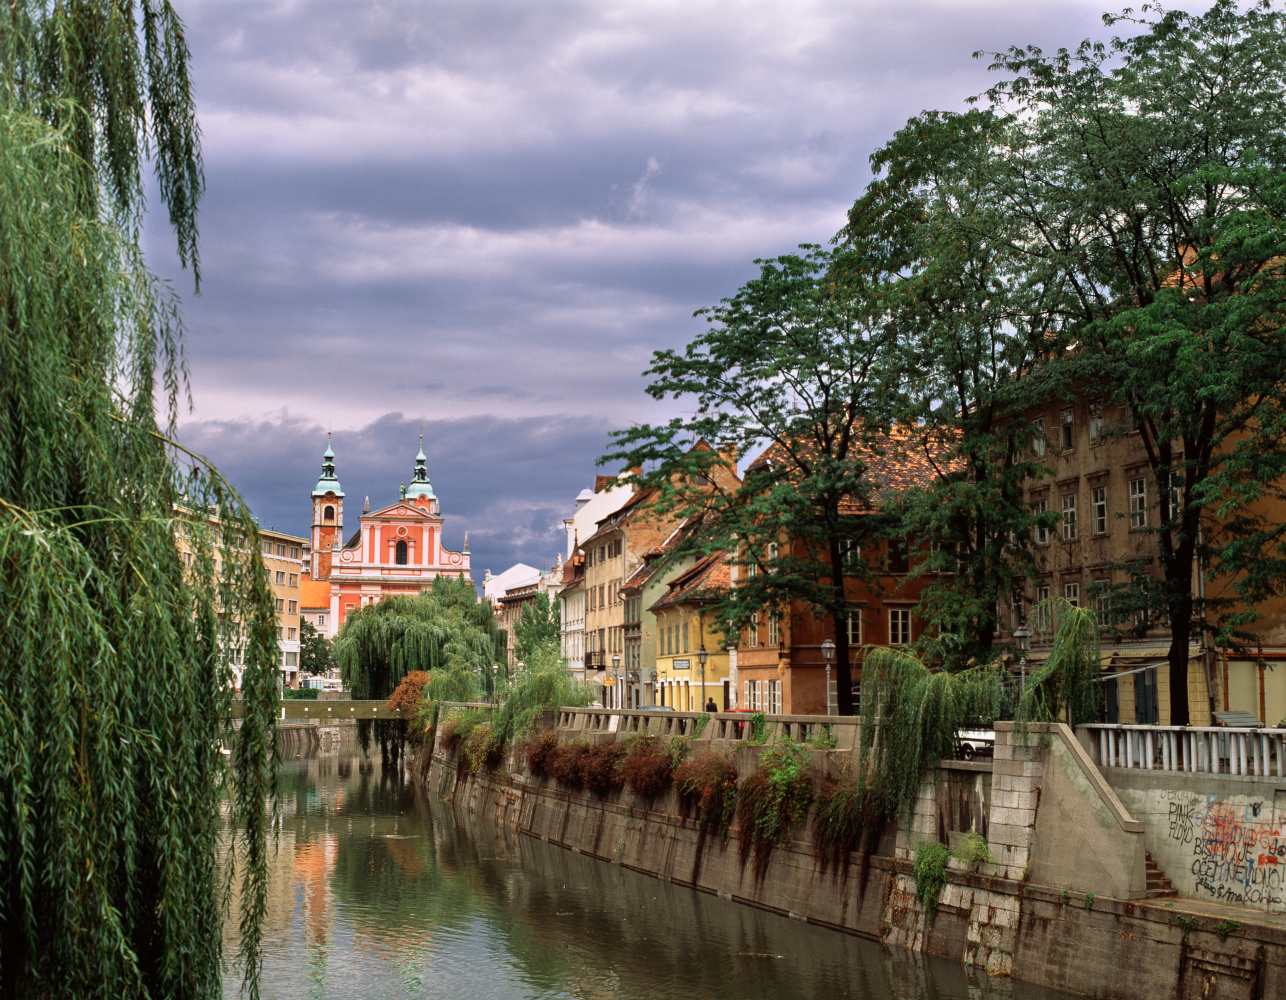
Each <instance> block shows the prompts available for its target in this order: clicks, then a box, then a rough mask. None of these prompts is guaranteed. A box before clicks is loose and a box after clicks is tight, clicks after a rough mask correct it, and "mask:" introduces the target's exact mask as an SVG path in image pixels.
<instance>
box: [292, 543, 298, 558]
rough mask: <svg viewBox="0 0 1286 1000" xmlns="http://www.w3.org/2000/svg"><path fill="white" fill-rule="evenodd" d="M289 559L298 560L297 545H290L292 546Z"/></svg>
mask: <svg viewBox="0 0 1286 1000" xmlns="http://www.w3.org/2000/svg"><path fill="white" fill-rule="evenodd" d="M290 558H291V559H298V558H299V546H298V545H292V546H291V547H290Z"/></svg>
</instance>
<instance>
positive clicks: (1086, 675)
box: [1014, 597, 1102, 726]
mask: <svg viewBox="0 0 1286 1000" xmlns="http://www.w3.org/2000/svg"><path fill="white" fill-rule="evenodd" d="M1036 614H1037V615H1042V616H1045V617H1046V618H1047V619H1048V618H1052V619H1053V620H1054V621H1057V622H1058V630H1057V631H1056V632H1055V633H1054V641H1053V643H1052V645H1051V646H1050V649H1049V656H1048V657H1047V658H1046V660H1045V662H1044V663H1043V664H1042V665H1041V667H1040V669H1039V670H1037V671H1035V672H1034V673H1033V674H1032V675H1031V676H1030V677H1028V678H1027V687H1026V690H1025V691H1023V694H1022V697H1021V698H1020V699H1019V701H1018V710H1017V712H1016V713H1015V715H1014V719H1015V721H1016V722H1018V723H1019V725H1020V726H1022V725H1024V724H1025V723H1028V722H1054V721H1056V720H1057V719H1059V718H1062V717H1064V716H1065V717H1066V719H1067V721H1068V722H1069V723H1070V724H1071V725H1073V726H1075V725H1078V724H1080V723H1082V722H1092V721H1093V720H1094V719H1096V718H1097V713H1098V689H1097V687H1096V681H1097V678H1098V676H1099V674H1100V672H1101V670H1102V665H1101V662H1100V658H1099V644H1098V619H1097V618H1096V617H1095V615H1094V612H1092V611H1090V610H1089V609H1088V608H1080V607H1076V606H1075V605H1073V604H1071V603H1069V602H1068V601H1066V600H1064V599H1063V598H1061V597H1059V598H1053V599H1051V600H1049V601H1044V602H1042V603H1041V604H1039V605H1037V607H1036Z"/></svg>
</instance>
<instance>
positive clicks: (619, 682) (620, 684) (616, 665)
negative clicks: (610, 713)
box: [612, 656, 625, 708]
mask: <svg viewBox="0 0 1286 1000" xmlns="http://www.w3.org/2000/svg"><path fill="white" fill-rule="evenodd" d="M612 672H613V673H615V674H616V687H617V689H618V690H617V692H616V707H617V708H624V707H625V678H624V677H622V676H621V658H620V657H619V656H613V657H612Z"/></svg>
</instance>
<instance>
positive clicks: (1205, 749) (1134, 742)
mask: <svg viewBox="0 0 1286 1000" xmlns="http://www.w3.org/2000/svg"><path fill="white" fill-rule="evenodd" d="M1076 729H1077V732H1078V733H1080V734H1084V737H1085V739H1083V742H1084V743H1085V744H1086V745H1087V747H1088V748H1089V749H1090V750H1091V752H1092V753H1094V754H1095V763H1097V764H1098V766H1099V767H1123V768H1133V769H1136V770H1144V771H1186V772H1188V773H1191V774H1228V775H1239V776H1246V777H1249V776H1252V775H1253V776H1258V777H1263V778H1269V777H1278V778H1282V777H1286V729H1231V728H1225V727H1221V726H1127V725H1114V724H1110V723H1091V724H1089V725H1084V726H1077V727H1076Z"/></svg>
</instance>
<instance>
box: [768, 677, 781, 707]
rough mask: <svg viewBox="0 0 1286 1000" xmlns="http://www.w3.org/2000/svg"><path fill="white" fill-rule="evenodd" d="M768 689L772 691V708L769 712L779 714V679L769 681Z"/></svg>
mask: <svg viewBox="0 0 1286 1000" xmlns="http://www.w3.org/2000/svg"><path fill="white" fill-rule="evenodd" d="M768 684H769V690H770V691H771V692H772V708H771V712H770V714H772V715H781V681H769V682H768Z"/></svg>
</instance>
